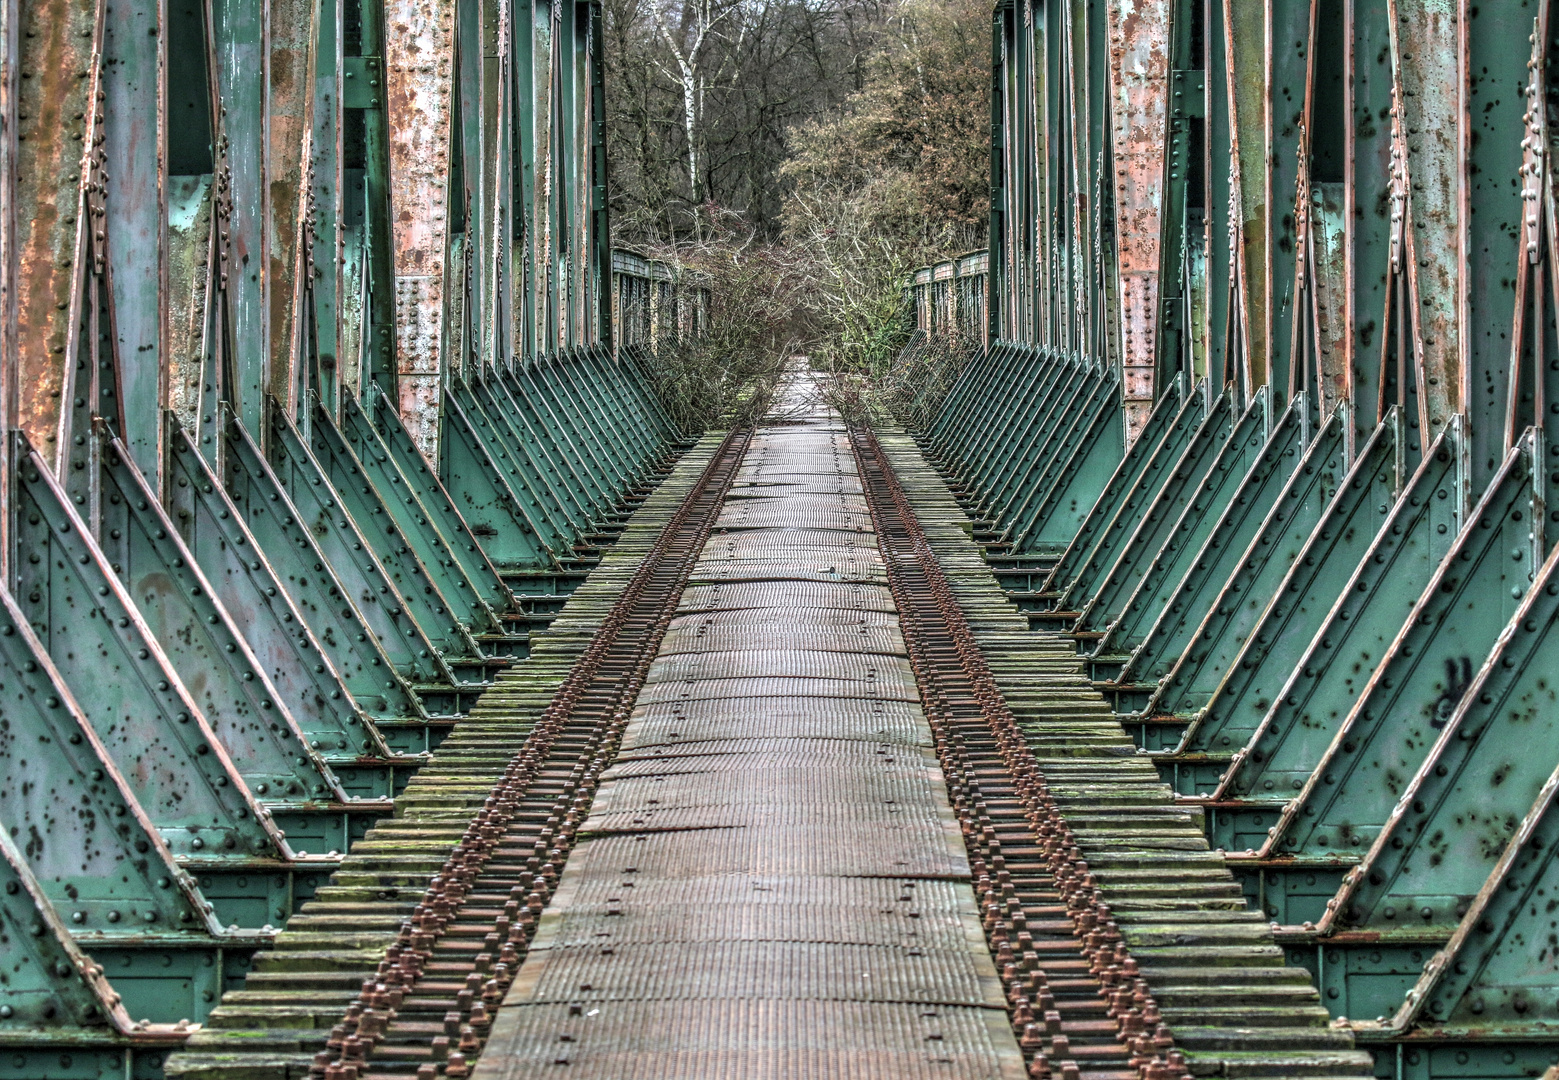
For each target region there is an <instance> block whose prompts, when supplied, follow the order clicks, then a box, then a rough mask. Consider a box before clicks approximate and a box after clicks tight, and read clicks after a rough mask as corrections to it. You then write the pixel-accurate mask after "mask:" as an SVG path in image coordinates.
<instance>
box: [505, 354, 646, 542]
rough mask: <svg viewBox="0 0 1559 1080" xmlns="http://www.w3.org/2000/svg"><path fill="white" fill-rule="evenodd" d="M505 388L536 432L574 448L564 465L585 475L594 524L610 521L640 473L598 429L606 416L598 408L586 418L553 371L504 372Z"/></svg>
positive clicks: (584, 492)
mask: <svg viewBox="0 0 1559 1080" xmlns="http://www.w3.org/2000/svg"><path fill="white" fill-rule="evenodd" d="M543 363H546V358H543ZM569 380H572V379H569ZM502 382H504V386H505V390H507V393H508V399H510V401H511V402H513V404H514V407H516V408H519V410H522V411H525V413H529V415H530V416H532V421H533V422H535V424H536V427H539V429H543V430H549V432H553V435H555V436H560V438H563V439H564V443H566V444H567V447H571V449H569V450H567V452H566V454H564V461H571V460H577V461H578V463H580V468H582V469H583V474H582V477H580V478H582V482H583V488H582V492H580V497H582V500H583V506H585V510H586V514H588V516H589V519H591V521H592V522H600V521H603V519H606V517H608V516H610V514H611V511H613V510H614V508H616V506H617V502H619V499H620V496H622V494H624V492H625V491H628V489H631V488H633V485H635V469H633V468H631V466H630V464H628V463H625V461H624V460H620V458H622V457H624V455H622V454H620V449H616V447H611V446H606V444H603V441H602V439H600V432H599V430H597V429H599V427H602V421H603V419H605V413H603V411H592V408H586V410H585V411H583V413H582V411H580V410H578V408H577V407H575V405H574V402H572V401H571V399H569V397H567V396H566V394H563V393H561V391H560V386H558V383H560V382H563V380H561V379H560V377H558V376H557V372H555V369H552V368H544V369H539V371H521V369H510V371H505V372H504V377H502ZM586 382H588V380H586ZM608 429H610V422H608Z"/></svg>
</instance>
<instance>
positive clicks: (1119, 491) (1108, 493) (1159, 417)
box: [1044, 376, 1199, 589]
mask: <svg viewBox="0 0 1559 1080" xmlns="http://www.w3.org/2000/svg"><path fill="white" fill-rule="evenodd" d="M1197 396H1199V395H1193V399H1194V398H1195V397H1197ZM1188 404H1197V403H1196V402H1194V400H1193V401H1191V402H1188V401H1187V400H1186V398H1185V393H1184V387H1183V385H1182V381H1181V378H1180V377H1179V376H1176V378H1175V382H1174V384H1173V386H1172V388H1171V391H1170V392H1168V393H1166V394H1164V396H1163V397H1161V398H1159V399H1158V404H1157V405H1155V406H1154V407H1153V412H1152V413H1150V414H1149V416H1148V419H1147V423H1146V424H1144V425H1143V428H1142V432H1141V434H1139V435H1138V436H1137V441H1136V442H1134V443H1132V444H1131V447H1130V449H1128V450H1127V451H1126V454H1125V456H1124V457H1123V458H1122V459H1121V461H1120V464H1118V465H1117V466H1116V467H1115V471H1114V472H1113V473H1111V475H1110V478H1109V481H1108V482H1107V483H1106V484H1105V485H1104V487H1103V488H1102V489H1101V491H1100V493H1099V495H1098V497H1097V498H1096V499H1094V500H1093V502H1092V503H1091V504H1090V506H1089V508H1088V511H1087V513H1086V514H1084V515H1083V519H1082V522H1081V523H1080V524H1079V525H1078V527H1077V531H1076V532H1075V533H1074V534H1073V536H1072V537H1070V538H1069V539H1068V541H1067V544H1066V547H1065V548H1064V549H1063V551H1062V553H1061V557H1060V558H1059V559H1058V560H1057V561H1056V565H1055V566H1054V567H1053V568H1052V569H1051V572H1050V574H1049V575H1048V576H1047V578H1046V580H1045V583H1044V587H1045V588H1046V589H1059V588H1062V587H1063V586H1066V585H1068V584H1070V583H1071V581H1072V579H1073V578H1074V577H1076V576H1077V573H1078V571H1079V569H1080V568H1081V566H1082V565H1083V563H1084V560H1085V559H1086V557H1087V555H1088V552H1089V551H1091V550H1092V549H1093V546H1094V544H1095V543H1096V542H1097V541H1098V539H1099V537H1101V536H1103V535H1104V533H1105V532H1106V531H1107V530H1108V529H1109V527H1110V524H1111V523H1112V522H1113V521H1114V520H1115V515H1116V514H1117V513H1119V511H1120V508H1121V506H1122V505H1123V504H1124V503H1125V502H1126V500H1127V499H1128V498H1129V497H1130V496H1131V493H1132V492H1133V491H1135V490H1136V488H1137V485H1138V483H1139V482H1140V481H1141V479H1142V477H1143V475H1144V474H1145V473H1147V472H1148V471H1149V470H1151V469H1152V467H1153V463H1154V462H1155V461H1157V460H1158V455H1159V452H1160V448H1161V447H1162V446H1163V444H1164V441H1165V440H1166V439H1170V438H1173V437H1174V436H1175V435H1176V434H1177V433H1180V434H1183V433H1184V431H1185V429H1184V428H1183V427H1181V426H1180V421H1181V419H1182V417H1181V414H1182V411H1183V409H1184V408H1185V406H1186V405H1188Z"/></svg>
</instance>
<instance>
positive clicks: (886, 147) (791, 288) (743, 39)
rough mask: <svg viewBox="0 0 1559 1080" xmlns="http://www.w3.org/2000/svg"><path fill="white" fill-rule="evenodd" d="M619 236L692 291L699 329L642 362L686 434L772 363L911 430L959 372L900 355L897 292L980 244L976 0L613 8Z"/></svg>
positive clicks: (756, 397) (650, 0)
mask: <svg viewBox="0 0 1559 1080" xmlns="http://www.w3.org/2000/svg"><path fill="white" fill-rule="evenodd" d="M607 9H608V11H607V19H608V25H607V33H608V37H609V40H608V47H607V50H606V52H607V55H608V57H610V58H611V65H612V66H611V69H610V70H609V71H608V76H609V81H608V95H609V97H610V100H611V109H610V111H609V116H610V118H611V124H612V127H611V133H610V137H611V140H612V147H611V156H610V160H611V162H612V170H613V171H612V186H611V190H612V195H613V214H614V232H615V233H616V234H617V239H618V241H619V242H620V243H625V244H630V245H632V246H634V247H637V248H639V249H641V250H644V251H646V252H647V253H649V254H652V255H654V256H656V257H659V258H664V259H667V260H669V261H672V262H674V263H677V264H680V265H683V266H688V267H694V268H696V269H697V270H699V271H700V272H702V273H704V274H706V275H708V281H709V285H710V290H711V308H710V318H709V329H708V331H707V333H706V334H705V335H704V336H703V338H702V339H701V340H699V341H697V342H684V343H682V344H680V345H679V346H677V347H676V348H673V349H667V350H664V355H663V356H662V357H660V358H658V360H657V365H658V367H659V368H660V371H659V377H660V379H661V384H662V387H663V390H664V391H665V392H666V394H667V397H668V400H673V401H676V402H678V403H679V404H678V405H677V406H676V407H677V408H678V409H679V411H682V412H684V414H685V415H684V417H683V419H684V420H685V421H686V422H687V423H688V424H689V425H690V426H692V427H702V426H705V425H707V424H710V423H715V422H726V421H728V420H729V419H730V418H732V417H734V416H736V415H739V414H740V413H741V412H742V411H743V410H749V409H751V408H752V407H754V404H755V403H756V402H758V401H760V400H762V399H763V398H764V397H765V396H766V389H767V388H768V387H769V386H771V385H772V383H773V381H774V379H775V378H776V377H777V375H778V372H779V370H780V367H781V366H782V364H783V363H784V360H785V358H786V357H787V356H789V355H792V354H793V353H795V352H804V353H806V354H807V355H808V356H809V357H810V358H811V361H812V364H813V366H814V367H817V368H819V369H821V370H826V371H830V372H833V373H835V374H836V376H837V377H838V378H837V383H838V386H839V389H840V393H839V395H838V396H839V399H840V402H841V404H842V405H845V406H846V407H848V408H851V409H854V410H859V411H863V412H866V413H870V414H872V415H877V416H882V415H884V414H886V413H893V414H896V415H903V416H906V417H908V415H909V414H912V413H913V412H915V411H916V410H917V408H920V407H921V403H923V402H924V401H925V400H926V399H927V395H928V394H929V393H934V392H935V390H936V387H937V386H938V385H940V384H941V383H943V382H945V381H946V379H947V378H948V372H950V371H954V370H956V368H957V367H958V366H959V365H960V363H961V357H962V355H963V350H962V349H961V348H959V347H958V346H957V345H955V344H950V343H940V344H937V345H935V346H932V345H926V344H922V345H921V346H920V347H918V348H914V349H909V350H907V351H906V349H905V346H906V344H907V343H908V342H909V325H908V322H907V320H906V312H905V310H904V304H903V301H904V295H903V281H904V277H905V275H906V274H907V273H908V272H909V271H911V270H913V269H914V268H915V267H917V266H921V265H924V264H926V263H928V262H932V261H935V260H937V259H941V258H945V257H947V256H949V255H951V254H954V253H957V252H960V251H965V250H968V249H970V248H974V247H979V246H982V245H983V242H984V228H985V225H984V223H985V219H986V214H987V206H988V182H987V168H988V153H989V150H988V145H989V144H988V131H989V107H990V106H989V94H990V74H989V71H990V39H989V34H990V21H989V20H990V15H989V9H988V7H987V6H986V5H985V4H984V3H977V2H974V0H890V2H884V0H822V2H817V0H811V2H808V0H801V2H792V0H741V2H738V0H677V2H673V0H608V2H607Z"/></svg>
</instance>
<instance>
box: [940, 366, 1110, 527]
mask: <svg viewBox="0 0 1559 1080" xmlns="http://www.w3.org/2000/svg"><path fill="white" fill-rule="evenodd" d="M1040 357H1041V359H1040V362H1039V364H1038V365H1037V366H1036V367H1034V368H1030V369H1028V370H1027V371H1026V372H1024V376H1025V377H1024V378H1023V379H1022V380H1021V381H1017V382H1014V383H1009V384H1007V385H1006V386H1004V387H1002V392H1003V396H1002V397H1000V398H999V399H997V400H996V402H994V404H995V405H996V407H995V408H994V409H992V410H991V412H990V414H989V415H987V417H986V424H985V425H984V426H983V428H982V430H981V433H980V438H979V440H978V441H974V442H971V443H966V444H964V445H963V446H960V447H959V448H958V449H957V452H958V458H957V459H956V461H955V462H954V463H953V467H952V469H951V473H952V475H953V477H954V478H955V479H957V480H958V481H960V482H961V483H963V484H964V485H965V486H966V487H967V489H968V490H969V492H970V494H971V495H973V496H974V498H973V499H972V500H971V501H972V502H973V505H974V506H975V508H976V509H977V510H979V511H980V512H981V513H982V514H984V515H985V516H986V517H999V515H1000V506H1001V502H1000V500H1002V499H1003V498H1005V497H1009V493H1008V488H1009V484H1011V483H1012V482H1013V481H1014V474H1021V473H1023V472H1025V471H1026V470H1027V468H1028V467H1029V465H1030V464H1032V463H1033V461H1034V456H1033V449H1032V444H1033V442H1034V441H1035V440H1036V439H1039V440H1042V439H1043V437H1044V433H1045V432H1046V430H1047V429H1046V427H1045V425H1046V424H1047V423H1049V422H1051V421H1052V419H1053V418H1054V417H1055V416H1056V414H1057V410H1058V409H1059V408H1061V406H1062V404H1063V403H1064V402H1065V401H1067V400H1068V399H1069V398H1070V397H1072V396H1073V395H1074V394H1075V393H1076V392H1077V390H1078V389H1079V388H1080V387H1081V386H1082V385H1084V382H1085V380H1086V373H1085V372H1084V371H1083V369H1082V367H1081V365H1078V364H1068V363H1066V362H1065V361H1064V360H1063V359H1062V358H1061V357H1059V356H1057V355H1055V354H1053V353H1051V352H1049V351H1048V350H1047V351H1045V352H1043V353H1041V354H1040ZM1036 429H1038V431H1039V434H1038V435H1037V436H1036V435H1034V434H1033V433H1034V431H1035V430H1036Z"/></svg>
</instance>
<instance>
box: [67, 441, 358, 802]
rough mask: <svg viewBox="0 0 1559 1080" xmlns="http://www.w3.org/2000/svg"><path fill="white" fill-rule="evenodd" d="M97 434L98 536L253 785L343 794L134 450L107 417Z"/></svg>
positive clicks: (268, 796) (289, 793)
mask: <svg viewBox="0 0 1559 1080" xmlns="http://www.w3.org/2000/svg"><path fill="white" fill-rule="evenodd" d="M93 440H94V446H93V454H92V456H93V457H94V458H95V459H96V460H95V461H94V462H93V468H92V469H91V472H92V474H93V479H94V480H95V481H96V483H95V484H94V485H93V487H94V492H93V496H92V498H91V499H90V500H89V504H90V505H91V506H92V507H93V510H94V515H95V517H96V518H97V522H96V529H95V531H96V535H97V538H98V545H99V547H101V548H102V549H103V554H104V555H105V557H106V558H107V560H108V563H109V566H110V567H112V568H113V571H114V573H116V574H117V575H119V578H120V580H121V581H123V582H124V584H125V588H126V589H127V591H128V592H129V593H130V596H131V597H132V599H134V600H135V602H136V604H137V606H138V608H139V609H140V612H141V617H142V618H143V619H144V620H145V621H146V624H147V626H148V627H150V628H151V631H152V633H153V635H154V636H155V637H156V639H157V643H158V644H159V645H160V646H161V647H162V650H163V653H164V655H166V656H167V657H168V660H169V661H170V662H171V663H172V664H173V667H174V670H175V671H177V672H178V674H179V678H180V679H182V680H183V682H184V685H185V688H186V689H187V690H189V692H190V696H191V697H193V698H194V699H195V703H196V704H197V705H199V706H200V709H201V711H202V712H203V713H204V714H205V716H206V719H207V721H208V722H209V723H210V724H211V728H212V730H213V731H215V732H216V734H217V738H218V739H220V740H221V742H222V745H223V747H225V748H226V750H227V752H228V755H229V756H230V757H231V758H232V759H233V763H234V764H235V765H237V766H238V770H239V772H240V773H242V774H243V777H244V780H245V782H246V783H247V784H248V785H249V790H250V791H252V792H253V793H254V794H255V795H257V796H259V797H260V799H261V801H262V802H264V803H274V804H281V805H285V806H287V807H289V808H290V809H300V808H309V807H318V806H319V805H320V804H324V805H325V806H327V807H335V806H338V805H339V804H340V803H342V802H344V801H345V799H346V793H345V792H343V791H342V790H341V787H340V784H339V783H338V782H337V780H336V778H335V776H334V774H332V773H331V771H330V768H329V766H328V765H326V763H325V761H324V759H323V758H322V757H321V756H320V755H319V753H318V752H317V751H316V750H315V749H314V748H312V747H310V746H309V740H308V737H307V736H306V735H305V734H304V732H303V731H302V729H301V728H300V727H299V726H298V722H297V721H296V720H295V719H294V718H293V716H292V713H291V711H290V710H289V709H288V708H287V705H286V702H285V700H284V699H283V698H282V696H281V694H280V693H279V692H278V691H277V689H276V688H275V687H274V686H273V685H271V681H270V679H269V677H268V676H267V675H266V672H265V669H264V668H263V667H262V666H261V664H260V661H259V660H258V659H257V658H256V656H255V655H254V653H253V652H252V651H251V650H250V648H249V643H248V641H246V640H245V638H244V636H243V633H242V632H241V631H240V630H239V629H238V627H237V625H236V624H235V623H234V621H233V619H232V617H231V616H230V615H229V613H228V611H227V609H226V608H225V607H223V606H222V604H221V602H220V601H219V600H218V599H217V597H216V592H215V590H214V589H213V588H212V587H211V584H210V582H208V581H207V580H206V577H205V575H204V574H203V573H201V571H200V568H199V565H198V564H197V563H196V561H195V556H194V555H193V554H192V553H191V552H190V550H189V549H188V548H187V547H185V546H184V542H183V540H181V539H180V538H179V535H178V530H177V529H176V528H175V527H174V525H173V522H172V521H170V520H169V519H168V517H167V516H166V514H165V513H164V512H163V509H162V506H161V505H160V504H159V503H158V501H157V497H156V495H154V494H153V493H152V490H151V488H150V487H149V486H148V485H147V483H146V481H145V479H144V478H143V477H142V476H141V474H140V471H139V470H138V469H136V468H135V466H134V465H133V464H132V463H131V462H130V458H129V451H128V450H127V449H126V448H125V446H124V444H123V443H121V442H120V441H119V440H118V439H114V438H111V437H110V436H109V435H108V433H107V427H106V425H105V424H103V422H102V421H98V422H97V424H96V426H95V430H94V432H93Z"/></svg>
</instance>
